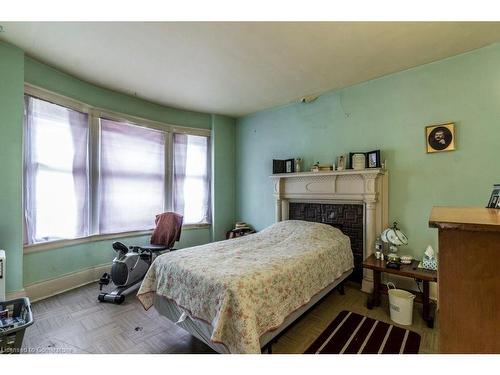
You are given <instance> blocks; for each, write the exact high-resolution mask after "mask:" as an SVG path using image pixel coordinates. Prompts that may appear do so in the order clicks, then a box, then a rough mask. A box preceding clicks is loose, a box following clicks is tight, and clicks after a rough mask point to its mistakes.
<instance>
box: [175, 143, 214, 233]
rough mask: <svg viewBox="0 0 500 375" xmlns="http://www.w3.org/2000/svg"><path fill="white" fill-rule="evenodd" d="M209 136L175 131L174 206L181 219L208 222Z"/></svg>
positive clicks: (185, 221) (187, 221)
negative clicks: (176, 132)
mask: <svg viewBox="0 0 500 375" xmlns="http://www.w3.org/2000/svg"><path fill="white" fill-rule="evenodd" d="M208 141H209V138H208V137H203V136H198V135H189V134H174V184H173V185H174V186H173V198H174V210H175V212H178V213H180V214H181V215H183V216H184V223H187V224H202V223H209V222H210V199H209V198H210V180H209V164H208V162H209V158H208V154H209V142H208Z"/></svg>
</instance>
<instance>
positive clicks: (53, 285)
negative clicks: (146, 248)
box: [24, 263, 111, 302]
mask: <svg viewBox="0 0 500 375" xmlns="http://www.w3.org/2000/svg"><path fill="white" fill-rule="evenodd" d="M110 267H111V263H107V264H101V265H98V266H94V267H89V268H86V269H83V270H81V271H77V272H72V273H68V274H66V275H63V276H60V277H56V278H53V279H49V280H44V281H41V282H37V283H33V284H29V285H25V287H24V290H25V292H26V295H27V296H28V297H29V298H30V300H31V302H36V301H40V300H43V299H45V298H48V297H52V296H55V295H57V294H60V293H63V292H67V291H69V290H72V289H75V288H78V287H81V286H84V285H87V284H90V283H93V282H95V281H97V280H99V278H100V277H101V276H102V274H103V273H104V272H109V270H110ZM96 296H97V290H96ZM96 298H97V297H96Z"/></svg>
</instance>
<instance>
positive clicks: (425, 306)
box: [422, 280, 434, 328]
mask: <svg viewBox="0 0 500 375" xmlns="http://www.w3.org/2000/svg"><path fill="white" fill-rule="evenodd" d="M422 284H423V293H422V294H423V296H422V312H423V314H422V315H423V318H424V320H425V321H426V322H427V326H428V327H429V328H433V327H434V317H432V316H431V311H430V299H429V282H428V281H426V280H423V281H422Z"/></svg>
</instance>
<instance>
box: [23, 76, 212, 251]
mask: <svg viewBox="0 0 500 375" xmlns="http://www.w3.org/2000/svg"><path fill="white" fill-rule="evenodd" d="M26 91H27V93H26V95H25V121H24V123H25V124H24V184H23V201H24V224H25V225H24V226H25V244H26V245H35V244H38V243H42V242H49V241H55V240H63V239H64V240H71V239H78V238H85V237H89V236H95V235H101V234H103V235H104V234H106V235H108V234H115V233H116V234H120V233H124V232H132V231H141V230H151V229H153V228H154V222H155V216H156V215H158V214H160V213H162V212H164V211H176V212H178V213H180V214H181V215H183V216H184V224H187V225H189V224H209V223H210V222H211V212H210V147H209V145H210V138H209V134H210V132H209V131H208V130H200V129H189V128H176V127H173V126H170V125H166V124H161V123H155V122H152V121H148V120H142V119H136V118H133V117H131V116H125V115H120V114H114V113H111V112H106V111H103V110H99V109H94V108H91V107H89V106H87V105H85V104H83V103H78V102H74V101H72V100H70V99H67V98H64V97H59V96H58V95H55V94H51V93H47V92H45V91H42V90H38V89H36V88H32V87H30V86H27V88H26ZM46 99H47V100H46ZM56 103H57V104H56ZM68 103H69V104H68Z"/></svg>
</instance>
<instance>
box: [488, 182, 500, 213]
mask: <svg viewBox="0 0 500 375" xmlns="http://www.w3.org/2000/svg"><path fill="white" fill-rule="evenodd" d="M486 208H500V184H495V185H493V191H492V192H491V197H490V200H489V202H488V206H486Z"/></svg>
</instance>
